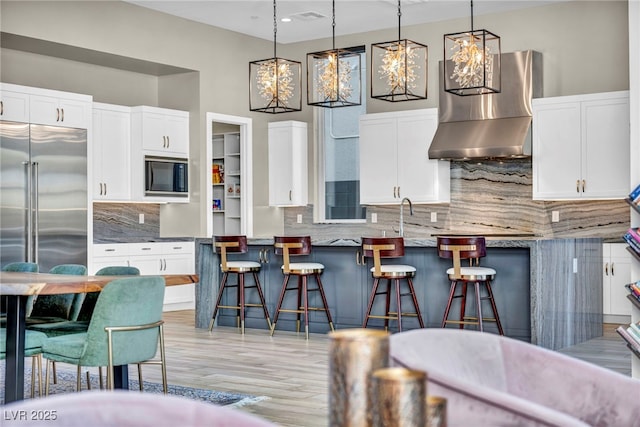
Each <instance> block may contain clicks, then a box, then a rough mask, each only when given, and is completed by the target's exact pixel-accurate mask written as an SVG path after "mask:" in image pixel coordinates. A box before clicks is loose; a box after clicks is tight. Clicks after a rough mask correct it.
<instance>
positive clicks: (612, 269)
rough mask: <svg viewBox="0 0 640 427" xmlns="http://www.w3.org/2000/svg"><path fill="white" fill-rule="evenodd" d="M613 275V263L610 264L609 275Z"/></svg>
mask: <svg viewBox="0 0 640 427" xmlns="http://www.w3.org/2000/svg"><path fill="white" fill-rule="evenodd" d="M614 274H615V273H614V272H613V263H611V275H612V276H613V275H614Z"/></svg>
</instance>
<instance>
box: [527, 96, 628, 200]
mask: <svg viewBox="0 0 640 427" xmlns="http://www.w3.org/2000/svg"><path fill="white" fill-rule="evenodd" d="M629 124H630V119H629V92H628V91H622V92H608V93H599V94H591V95H578V96H566V97H555V98H540V99H534V100H533V150H532V157H533V160H532V162H533V199H534V200H568V199H622V198H625V197H626V196H627V195H628V193H629V167H630V166H629Z"/></svg>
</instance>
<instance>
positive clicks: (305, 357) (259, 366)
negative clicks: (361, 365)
mask: <svg viewBox="0 0 640 427" xmlns="http://www.w3.org/2000/svg"><path fill="white" fill-rule="evenodd" d="M164 318H165V321H166V324H165V337H166V350H167V359H168V367H167V374H168V378H169V382H170V383H172V384H178V385H184V386H191V387H197V388H204V389H214V390H220V391H230V392H237V393H247V394H252V395H259V396H267V397H268V399H266V400H263V401H261V402H257V403H254V404H250V405H247V406H244V407H241V408H239V410H242V411H246V412H249V413H253V414H256V415H258V416H260V417H263V418H265V419H268V420H270V421H272V422H274V423H276V424H278V425H281V426H292V427H316V426H322V427H325V426H327V424H328V416H327V414H328V410H327V401H328V392H327V390H328V385H327V382H328V354H327V353H328V344H329V340H328V338H327V336H326V335H325V334H312V335H311V338H310V340H309V341H306V340H305V339H304V333H302V334H300V335H298V334H295V333H293V332H286V331H276V333H275V335H274V336H273V337H270V336H269V332H268V331H266V330H256V329H247V330H246V333H245V335H244V336H242V335H241V334H240V333H239V330H238V329H235V328H230V327H216V328H214V330H213V332H211V333H209V331H207V330H202V329H195V326H194V312H193V311H176V312H167V313H165V316H164ZM615 326H616V325H605V331H606V332H605V336H604V337H602V338H597V339H595V340H591V341H588V342H586V343H582V344H580V345H577V346H574V347H571V348H567V349H563V350H561V352H562V353H565V354H568V355H570V356H573V357H577V358H580V359H583V360H586V361H588V362H591V363H595V364H597V365H600V366H604V367H606V368H609V369H613V370H615V371H618V372H621V373H623V374H625V375H631V352H630V351H628V350H627V348H626V346H625V345H624V343H623V342H622V340H621V339H620V338H618V337H617V334H616V333H615V332H614V329H615ZM159 371H160V370H159V369H158V368H156V367H153V366H148V367H144V379H145V380H146V381H156V382H159V381H160V372H159ZM130 375H131V376H132V378H136V377H135V375H137V373H136V371H135V370H134V369H131V372H130Z"/></svg>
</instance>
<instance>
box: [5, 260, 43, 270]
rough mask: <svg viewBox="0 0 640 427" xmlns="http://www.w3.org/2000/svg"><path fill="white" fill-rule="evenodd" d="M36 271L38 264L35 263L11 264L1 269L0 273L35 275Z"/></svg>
mask: <svg viewBox="0 0 640 427" xmlns="http://www.w3.org/2000/svg"><path fill="white" fill-rule="evenodd" d="M38 270H39V268H38V264H36V263H35V262H12V263H9V264H7V265H5V266H3V267H2V271H13V272H21V273H37V272H38Z"/></svg>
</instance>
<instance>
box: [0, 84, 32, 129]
mask: <svg viewBox="0 0 640 427" xmlns="http://www.w3.org/2000/svg"><path fill="white" fill-rule="evenodd" d="M0 120H6V121H9V122H20V123H29V95H28V94H26V93H20V92H12V91H9V90H5V89H4V87H2V86H0Z"/></svg>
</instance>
